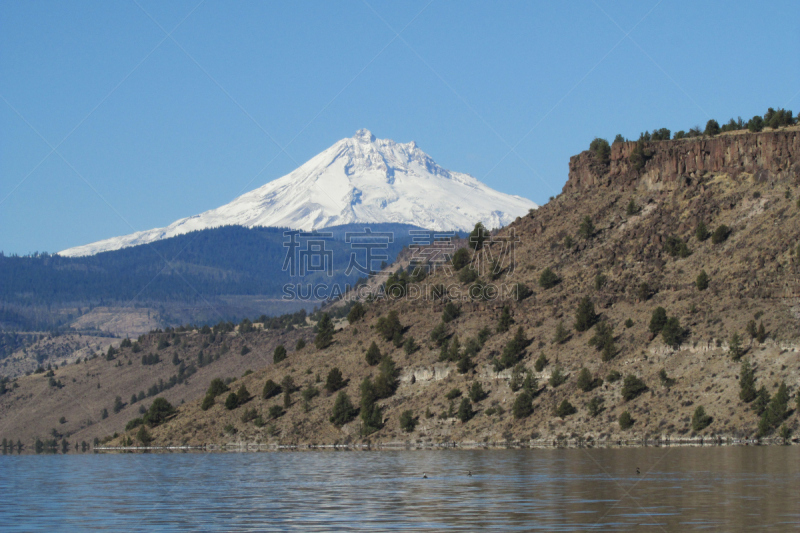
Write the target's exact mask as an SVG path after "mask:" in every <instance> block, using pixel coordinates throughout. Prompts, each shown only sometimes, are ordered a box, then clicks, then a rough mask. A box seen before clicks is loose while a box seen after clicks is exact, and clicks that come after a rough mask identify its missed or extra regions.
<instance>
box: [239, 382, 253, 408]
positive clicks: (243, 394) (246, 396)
mask: <svg viewBox="0 0 800 533" xmlns="http://www.w3.org/2000/svg"><path fill="white" fill-rule="evenodd" d="M251 398H252V396H250V391H248V390H247V387H245V385H244V383H242V385H241V386H240V387H239V390H238V391H236V402H237V403H238V404H239V405H244V404H246V403H247V402H249V401H250V399H251Z"/></svg>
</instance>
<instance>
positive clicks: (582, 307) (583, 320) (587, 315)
mask: <svg viewBox="0 0 800 533" xmlns="http://www.w3.org/2000/svg"><path fill="white" fill-rule="evenodd" d="M597 318H598V317H597V314H596V313H595V312H594V304H593V303H592V301H591V300H590V299H589V297H588V296H584V297H583V298H582V299H581V303H580V304H579V305H578V311H577V313H576V315H575V330H576V331H586V330H588V329H589V328H591V327H592V326H593V325H594V324H595V322H597Z"/></svg>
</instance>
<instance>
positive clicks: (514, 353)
mask: <svg viewBox="0 0 800 533" xmlns="http://www.w3.org/2000/svg"><path fill="white" fill-rule="evenodd" d="M527 346H528V339H526V338H525V332H524V331H523V329H522V326H520V327H519V328H517V332H516V333H515V334H514V338H513V339H511V340H510V341H509V342H508V344H506V346H505V348H504V349H503V353H502V355H501V356H500V358H499V359H497V360H495V370H496V371H498V372H499V371H500V370H503V369H505V368H511V367H512V366H514V365H515V364H517V362H518V361H519V360H520V359H521V358H522V355H523V353H524V351H525V348H526V347H527Z"/></svg>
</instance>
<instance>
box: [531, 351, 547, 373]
mask: <svg viewBox="0 0 800 533" xmlns="http://www.w3.org/2000/svg"><path fill="white" fill-rule="evenodd" d="M547 362H548V361H547V357H545V356H544V353H541V354H539V357H538V358H537V359H536V362H535V363H533V368H534V369H535V370H536V371H537V372H541V371H542V370H544V367H546V366H547Z"/></svg>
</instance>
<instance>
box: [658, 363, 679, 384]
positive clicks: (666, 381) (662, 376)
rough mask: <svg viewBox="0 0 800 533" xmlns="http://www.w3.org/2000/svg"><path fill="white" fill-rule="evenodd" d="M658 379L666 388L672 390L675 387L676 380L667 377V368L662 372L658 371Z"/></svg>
mask: <svg viewBox="0 0 800 533" xmlns="http://www.w3.org/2000/svg"><path fill="white" fill-rule="evenodd" d="M658 379H659V380H660V381H661V384H662V385H663V386H665V387H666V388H670V387H672V386H673V385H675V380H674V379H672V378H671V377H669V376H668V375H667V370H666V369H665V368H662V369H661V370H659V371H658Z"/></svg>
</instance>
